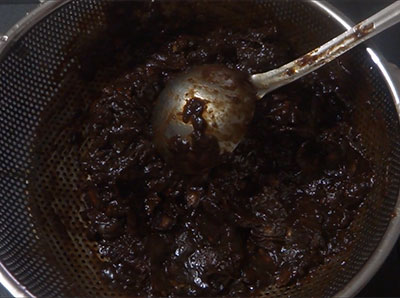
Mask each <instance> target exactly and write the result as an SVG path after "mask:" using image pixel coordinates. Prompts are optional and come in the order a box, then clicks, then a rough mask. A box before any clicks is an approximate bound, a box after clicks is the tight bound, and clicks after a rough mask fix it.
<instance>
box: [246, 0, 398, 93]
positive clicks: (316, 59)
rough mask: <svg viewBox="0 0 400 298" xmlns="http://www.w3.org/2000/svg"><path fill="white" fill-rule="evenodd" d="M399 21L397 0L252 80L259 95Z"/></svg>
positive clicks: (332, 58) (323, 63)
mask: <svg viewBox="0 0 400 298" xmlns="http://www.w3.org/2000/svg"><path fill="white" fill-rule="evenodd" d="M399 21H400V1H396V2H394V3H393V4H391V5H389V6H388V7H386V8H384V9H382V10H381V11H379V12H378V13H376V14H374V15H373V16H371V17H369V18H368V19H366V20H364V21H362V22H360V23H359V24H357V25H355V26H354V27H353V28H350V29H349V30H347V31H345V32H344V33H342V34H340V35H339V36H337V37H335V38H333V39H331V40H330V41H328V42H327V43H325V44H323V45H322V46H320V47H318V48H316V49H314V50H312V51H311V52H308V53H307V54H305V55H304V56H302V57H300V58H298V59H296V60H294V61H292V62H289V63H287V64H285V65H283V66H281V67H280V68H277V69H274V70H271V71H268V72H265V73H260V74H254V75H252V76H251V77H250V81H251V82H252V83H253V85H254V86H255V87H256V88H257V90H258V91H257V96H258V98H262V97H263V96H264V95H265V94H266V93H268V92H271V91H273V90H275V89H277V88H279V87H281V86H283V85H286V84H289V83H291V82H293V81H295V80H297V79H299V78H301V77H303V76H305V75H306V74H308V73H310V72H312V71H314V70H317V69H318V68H320V67H321V66H323V65H325V64H327V63H329V62H331V61H332V60H334V59H335V58H337V57H339V56H340V55H342V54H344V53H345V52H347V51H348V50H350V49H352V48H354V47H355V46H357V45H358V44H360V43H362V42H363V41H365V40H367V39H370V38H371V37H373V36H375V35H376V34H378V33H380V32H382V31H384V30H385V29H387V28H389V27H391V26H393V25H395V24H396V23H398V22H399Z"/></svg>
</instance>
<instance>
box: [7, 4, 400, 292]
mask: <svg viewBox="0 0 400 298" xmlns="http://www.w3.org/2000/svg"><path fill="white" fill-rule="evenodd" d="M214 4H215V3H214ZM214 4H213V3H210V6H209V7H210V9H213V5H214ZM109 5H110V2H108V1H95V0H81V1H68V0H67V1H54V2H53V1H51V2H49V3H46V4H43V5H42V6H41V7H40V8H38V9H37V10H35V11H34V12H33V13H31V14H30V15H29V16H27V17H26V18H25V19H24V20H23V21H21V22H20V23H19V24H18V25H16V26H15V27H14V28H13V29H12V30H11V32H10V34H9V36H8V41H6V40H5V38H4V40H3V41H2V42H0V101H1V104H0V167H1V168H0V169H1V179H0V202H1V204H0V261H1V264H0V265H1V267H0V279H1V281H2V283H3V284H4V285H5V286H6V287H7V288H8V289H9V290H10V291H11V293H12V294H14V295H32V296H52V297H58V296H89V297H96V296H117V295H120V294H121V293H119V292H118V291H117V290H115V289H112V288H111V287H109V285H108V284H106V283H104V282H103V281H102V279H101V276H100V271H101V266H102V262H103V261H104V260H102V259H101V257H100V256H99V255H98V254H97V250H98V247H97V245H96V243H94V242H89V241H88V240H87V237H86V228H85V221H84V220H83V219H82V218H81V215H80V214H81V213H80V212H81V211H82V210H83V205H82V202H81V200H80V198H79V194H78V188H79V180H80V179H81V173H80V170H79V169H80V167H79V161H78V156H79V155H80V153H81V152H83V151H85V148H86V146H87V144H86V143H85V142H84V143H83V145H82V146H81V147H77V146H75V145H74V144H71V142H70V141H69V140H70V139H71V138H70V134H72V133H73V129H69V127H71V125H72V124H73V123H74V121H75V120H76V113H77V111H78V110H79V108H80V106H81V105H82V104H83V102H84V101H83V98H85V96H89V95H88V93H87V92H88V90H94V89H96V88H97V89H100V88H101V86H102V85H103V84H104V83H107V82H106V81H105V78H106V77H108V76H106V75H105V73H106V71H107V72H110V71H113V70H112V69H107V70H104V71H103V72H102V71H101V70H100V71H99V72H98V74H97V75H96V76H95V77H94V78H93V80H92V81H91V82H90V83H87V82H86V81H85V82H84V83H83V81H82V80H81V79H80V77H79V76H78V75H77V74H76V72H74V71H73V70H74V69H76V67H77V63H78V62H77V59H76V58H75V55H76V53H79V52H80V51H82V50H83V48H85V47H87V45H88V44H90V43H93V42H96V41H98V40H101V39H102V38H103V37H104V36H103V34H104V32H105V29H106V28H107V26H108V25H109V24H107V19H106V17H105V15H106V14H105V12H106V11H107V9H108V7H109ZM242 6H243V8H242V9H248V10H249V11H254V12H255V17H257V16H263V17H268V16H271V17H274V18H276V19H279V20H280V21H283V23H287V24H293V26H291V27H290V26H288V28H289V27H290V30H288V31H287V32H283V33H284V34H290V35H292V36H298V40H299V43H298V48H297V49H296V50H297V51H298V52H299V54H300V53H304V52H305V51H306V50H309V49H311V48H313V47H315V46H317V45H319V44H321V43H322V42H324V41H326V40H328V39H329V38H331V37H333V36H334V35H336V34H338V33H340V32H341V31H343V26H345V24H346V22H345V21H344V20H343V17H340V16H339V15H340V14H338V12H337V11H335V10H334V9H333V8H332V7H330V6H329V5H328V4H326V3H324V2H320V1H314V2H308V1H286V0H279V1H256V2H251V3H250V2H246V4H242ZM256 12H257V13H256ZM271 14H272V15H271ZM127 25H128V24H127ZM304 31H306V32H307V34H304V33H303V32H304ZM347 56H348V59H350V60H352V61H353V62H354V63H353V64H355V65H359V67H360V69H359V70H358V71H357V74H358V75H357V76H356V77H355V78H354V90H353V92H354V94H353V95H354V97H356V98H359V105H358V109H357V111H356V114H355V119H356V121H355V124H354V125H355V128H356V130H357V131H359V132H361V133H362V135H363V136H364V139H363V143H364V145H365V152H366V154H367V155H368V156H369V157H370V158H371V159H372V161H373V168H374V170H375V172H376V177H377V181H376V183H375V188H374V189H373V191H372V192H371V194H370V196H369V197H368V198H367V200H366V204H365V205H364V207H363V208H362V209H361V210H360V212H359V214H358V216H357V217H356V219H355V221H354V223H353V225H352V229H353V231H354V235H355V241H354V245H353V246H352V247H351V248H350V249H349V250H348V251H346V252H343V253H342V254H339V255H337V256H336V257H335V258H333V259H332V260H331V262H330V263H328V264H327V265H324V266H321V267H320V268H318V269H317V270H316V271H315V272H313V273H312V274H311V275H309V276H307V277H306V278H305V279H304V280H303V282H302V285H301V286H295V285H293V286H288V287H283V288H273V287H271V288H268V289H266V291H265V294H266V295H270V296H273V297H282V296H295V297H301V296H307V297H310V296H317V297H320V296H333V295H338V296H351V295H354V294H355V293H357V291H359V290H360V288H361V287H362V286H363V285H365V284H366V282H367V281H368V280H369V278H370V277H371V276H372V275H373V274H374V272H375V271H376V270H377V268H378V267H379V266H380V264H381V263H382V262H383V260H384V258H385V257H386V255H387V254H388V253H389V251H390V250H391V248H392V246H393V244H394V242H395V241H396V239H397V236H398V232H399V229H400V223H399V215H398V211H400V209H399V205H400V203H399V202H398V195H399V189H400V180H399V179H400V127H399V116H398V110H397V109H396V105H397V101H398V95H397V89H396V86H395V84H394V82H393V81H392V80H391V77H390V75H389V73H388V72H387V71H386V69H385V68H384V66H383V65H382V61H381V60H380V59H379V58H378V56H376V55H375V53H374V52H373V51H372V50H370V49H368V50H367V51H366V50H365V47H359V48H357V49H355V50H353V51H351V53H349V54H348V55H347ZM328 67H333V68H334V67H335V64H334V63H333V64H331V65H329V66H328ZM66 99H67V100H66Z"/></svg>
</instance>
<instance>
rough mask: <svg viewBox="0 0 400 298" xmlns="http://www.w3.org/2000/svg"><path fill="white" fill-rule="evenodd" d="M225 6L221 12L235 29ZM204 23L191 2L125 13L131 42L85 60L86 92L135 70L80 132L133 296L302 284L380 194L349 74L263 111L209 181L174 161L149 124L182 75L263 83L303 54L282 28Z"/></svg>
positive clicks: (329, 77)
mask: <svg viewBox="0 0 400 298" xmlns="http://www.w3.org/2000/svg"><path fill="white" fill-rule="evenodd" d="M218 5H219V4H216V5H215V7H214V10H213V11H214V12H216V13H217V12H218V11H219V10H218V9H220V11H221V15H224V16H225V17H224V18H229V16H230V15H229V11H228V10H226V8H225V7H224V6H218ZM232 5H237V4H232ZM203 10H204V7H203V8H202V6H201V5H200V4H197V3H196V2H190V1H188V2H179V4H176V3H175V4H170V5H169V6H168V5H167V4H160V3H158V2H155V3H151V4H150V3H143V2H133V3H132V2H129V3H128V4H127V3H125V4H124V5H122V4H121V5H119V6H117V8H114V10H111V11H110V16H109V17H110V19H111V20H112V21H114V23H112V22H110V23H112V24H118V21H119V20H121V19H125V20H126V19H128V20H130V21H131V25H130V26H129V30H126V28H125V29H124V30H125V31H124V30H123V28H122V27H121V28H119V30H121V31H117V32H119V34H114V35H113V36H111V37H110V36H109V37H108V39H109V40H108V42H107V43H106V44H101V43H99V44H98V45H97V46H98V47H97V48H96V49H95V50H93V51H92V52H90V53H89V54H88V55H87V56H85V57H84V59H82V61H81V62H82V70H84V72H83V75H84V76H86V78H87V79H90V78H91V77H92V76H94V75H95V71H92V70H91V69H90V70H89V71H88V70H87V69H88V68H87V67H86V68H85V63H89V62H87V61H92V62H93V61H95V62H96V63H105V64H107V63H109V64H110V63H111V64H112V63H114V64H115V65H118V63H120V64H121V65H122V64H123V65H125V66H129V69H130V71H129V72H125V70H122V68H121V76H120V78H118V79H117V80H115V81H112V82H110V84H109V86H107V87H106V88H104V89H103V91H102V95H101V96H100V97H98V98H97V99H95V100H94V101H93V102H92V103H91V105H90V108H89V109H88V111H87V113H86V114H85V115H87V116H85V117H84V119H82V132H81V133H82V135H83V137H84V138H83V139H88V140H90V144H91V145H90V146H89V150H88V152H87V154H85V155H83V156H82V157H81V163H82V170H83V172H84V173H85V178H86V179H85V180H84V181H83V187H82V195H83V197H84V199H85V201H86V202H87V210H86V211H85V213H86V215H87V219H88V222H89V223H90V226H89V233H88V234H89V237H90V239H92V240H95V241H97V242H98V245H99V254H100V255H101V256H102V257H103V259H104V260H106V261H105V262H104V270H103V271H102V274H103V276H104V278H105V279H106V280H108V281H109V282H110V283H111V284H113V285H114V286H115V287H117V288H118V289H123V290H124V291H127V293H128V294H130V295H133V296H138V295H155V296H168V295H170V296H217V295H233V296H238V295H256V294H258V293H259V292H260V291H261V290H262V289H264V288H265V287H268V286H269V285H273V284H275V285H277V286H286V285H288V284H291V283H295V282H300V281H301V279H302V278H303V277H304V276H306V275H307V274H309V273H310V272H312V271H314V270H315V269H316V268H317V267H318V266H320V265H321V264H324V263H327V262H329V260H330V259H332V258H334V256H335V255H338V254H340V252H342V251H344V250H346V247H348V246H349V245H350V243H351V241H352V233H351V231H350V229H349V226H350V224H351V222H352V220H353V218H354V216H355V215H356V213H357V211H358V210H359V208H360V205H361V204H362V203H363V201H364V200H365V198H366V196H367V194H368V193H369V192H370V190H371V188H372V186H373V173H372V170H371V168H370V165H369V162H368V160H366V159H365V158H364V157H363V155H362V154H361V151H360V150H359V148H360V147H359V144H360V135H359V134H358V133H357V132H356V131H355V129H354V128H353V127H352V124H351V123H352V111H353V108H354V102H355V101H354V98H352V97H351V96H349V94H351V92H348V91H349V90H350V89H351V88H352V86H349V84H348V83H347V81H349V80H350V79H349V78H350V77H351V76H352V74H351V73H349V72H346V71H344V70H343V69H341V68H337V70H336V71H331V70H329V68H325V69H321V70H320V71H318V72H315V73H312V74H310V75H309V76H307V77H306V78H304V79H302V80H300V81H299V82H297V83H293V84H291V85H289V86H287V87H285V88H281V89H279V90H277V91H275V92H273V93H271V94H268V95H267V96H266V97H265V98H264V99H263V100H260V101H258V102H257V106H256V112H255V116H254V120H253V122H252V123H251V125H250V127H249V130H248V133H247V135H246V137H245V139H244V140H243V141H242V142H241V144H240V145H239V146H238V147H237V149H236V150H235V151H234V152H233V153H232V154H226V155H224V156H223V158H222V160H221V161H220V163H219V164H218V165H217V166H215V167H214V168H213V169H211V170H210V171H208V172H207V173H205V174H201V175H192V176H185V175H182V174H180V173H179V172H176V171H175V170H174V167H173V165H171V164H167V163H165V162H164V160H163V159H162V158H161V157H160V155H159V154H158V153H157V151H156V150H155V148H154V145H153V143H152V128H151V125H150V118H151V114H152V108H153V104H154V101H155V99H156V98H157V95H158V94H159V92H160V91H161V90H162V89H163V87H164V86H165V84H166V82H167V81H168V80H170V79H171V78H172V77H174V75H175V74H177V73H179V72H181V71H183V70H185V69H187V68H189V67H190V66H192V65H199V64H206V63H208V64H210V63H219V64H225V65H226V66H228V67H230V68H232V69H237V70H239V71H242V72H244V73H247V74H251V73H256V72H262V71H266V70H269V69H272V68H275V67H277V66H280V65H282V64H283V63H285V62H288V61H290V60H292V59H293V58H295V55H296V51H295V48H294V46H293V45H292V43H291V40H287V39H283V38H282V35H281V30H283V29H282V28H281V27H280V25H279V23H277V22H275V21H273V19H269V18H267V19H265V18H257V22H256V21H250V20H251V14H249V15H248V14H246V13H239V11H241V10H237V9H236V10H235V9H233V12H232V16H233V15H237V14H239V15H241V17H240V18H236V19H235V18H233V17H232V20H233V21H231V23H229V22H226V21H225V19H223V18H222V17H221V18H219V17H218V15H217V16H216V15H211V16H208V15H207V14H204V13H202V11H203ZM246 20H248V21H246ZM224 24H226V25H224ZM110 49H111V50H113V51H115V52H117V53H119V54H120V55H114V56H112V55H110V51H111V50H110ZM123 55H124V56H125V57H128V58H127V60H126V61H124V62H123V63H121V61H119V60H118V59H120V58H119V57H122V56H123ZM111 56H112V57H114V58H110V57H111ZM104 57H107V59H105V58H104ZM105 60H107V61H105ZM341 63H345V62H343V61H342V62H341ZM340 65H342V64H340ZM347 68H348V69H351V66H347ZM85 71H86V72H85ZM193 105H195V103H193ZM196 108H199V107H194V109H196ZM188 117H189V116H188ZM189 118H190V117H189ZM188 121H193V118H191V119H188ZM199 125H201V123H199ZM87 126H88V127H89V129H88V130H83V127H87Z"/></svg>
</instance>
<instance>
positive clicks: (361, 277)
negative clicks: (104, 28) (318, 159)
mask: <svg viewBox="0 0 400 298" xmlns="http://www.w3.org/2000/svg"><path fill="white" fill-rule="evenodd" d="M72 1H73V0H60V1H47V2H44V3H42V4H40V5H39V6H38V7H36V8H35V9H34V10H32V11H31V12H30V13H29V14H28V15H26V16H25V17H24V18H22V19H21V20H20V21H19V22H17V23H16V24H15V25H14V26H13V27H11V29H10V30H8V32H7V33H6V35H5V36H6V37H7V39H5V40H3V41H0V61H1V60H2V59H3V58H4V57H5V56H6V55H7V52H8V50H9V49H11V48H12V46H13V44H14V43H15V42H17V41H18V40H19V39H20V38H21V37H23V36H24V35H25V34H26V33H27V32H28V31H29V30H30V29H31V28H32V27H33V26H34V25H36V24H37V23H39V22H40V21H41V20H43V19H44V18H45V17H47V16H48V15H50V14H51V13H52V12H54V11H55V10H57V9H59V8H60V7H62V6H64V5H66V4H67V3H69V2H72ZM310 3H311V4H312V5H314V6H315V7H316V8H318V9H320V10H322V11H324V12H325V13H327V15H328V16H330V17H332V18H333V19H334V20H335V21H337V22H338V23H340V24H341V25H342V26H343V27H344V28H346V29H348V28H349V27H351V26H352V24H353V22H352V21H351V20H350V19H349V18H348V17H346V16H345V15H344V14H343V13H342V12H341V11H340V10H339V9H337V8H336V7H334V6H333V5H332V4H330V3H328V2H327V1H321V0H312V1H311V2H310ZM367 51H368V53H369V55H370V56H371V58H372V60H373V62H374V63H375V64H376V66H377V67H378V69H379V70H380V72H381V74H382V76H383V77H384V80H385V83H386V85H387V87H388V89H389V91H390V93H391V95H392V99H393V101H394V104H395V106H396V110H397V114H398V116H399V118H400V99H399V98H400V96H399V92H398V91H397V90H400V80H399V79H397V80H396V79H395V78H394V75H393V74H392V73H391V72H390V71H389V70H388V69H389V65H388V63H387V61H386V60H385V59H384V58H383V56H382V55H381V54H380V53H379V51H377V50H376V49H374V50H372V49H371V48H370V47H368V48H367ZM399 235H400V194H399V195H398V199H397V202H396V206H395V209H394V212H393V217H392V218H391V220H390V222H389V225H388V227H387V229H386V232H385V234H384V235H383V236H382V239H381V240H380V242H379V244H378V246H377V248H376V249H375V250H374V252H373V253H372V255H371V256H370V257H369V258H368V260H367V261H366V263H365V264H364V265H363V266H362V267H361V269H360V270H359V272H358V273H357V274H356V275H355V276H354V277H353V278H352V279H351V280H350V281H349V282H348V283H347V284H346V285H345V286H344V288H343V289H341V290H340V291H339V292H338V293H337V294H336V295H335V297H352V296H355V295H356V294H357V293H358V292H359V291H360V290H361V289H362V288H363V287H364V286H365V285H366V284H367V283H368V281H369V280H370V279H371V278H372V277H373V276H374V274H375V273H376V272H377V271H378V269H379V268H380V267H381V265H382V264H383V262H384V261H385V259H386V258H387V256H388V255H389V253H390V252H391V250H392V248H393V246H394V245H395V243H396V241H397V239H398V237H399ZM0 284H2V285H3V286H4V287H5V288H6V289H7V290H8V291H9V292H10V293H11V294H12V295H13V296H14V297H26V296H28V297H35V296H34V295H33V294H32V293H30V292H29V290H28V289H26V288H25V287H24V286H23V285H22V284H21V283H20V282H19V281H18V280H17V279H16V278H15V277H14V276H13V275H12V274H11V273H10V272H9V271H8V270H7V268H6V266H5V265H4V264H3V263H2V262H0Z"/></svg>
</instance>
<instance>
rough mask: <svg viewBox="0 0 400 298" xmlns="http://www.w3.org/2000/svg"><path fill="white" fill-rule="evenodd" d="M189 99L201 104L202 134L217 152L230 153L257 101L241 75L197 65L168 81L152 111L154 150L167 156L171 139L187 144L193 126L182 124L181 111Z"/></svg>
mask: <svg viewBox="0 0 400 298" xmlns="http://www.w3.org/2000/svg"><path fill="white" fill-rule="evenodd" d="M193 98H195V99H196V100H200V101H201V102H202V103H203V104H204V111H203V113H202V117H203V119H204V120H205V121H206V123H207V127H206V128H205V134H207V135H208V136H213V137H215V138H216V139H217V140H218V144H219V148H220V151H221V153H223V152H232V151H233V150H234V149H235V148H236V146H237V145H238V144H239V142H240V141H241V140H242V139H243V137H244V135H245V133H246V131H247V126H248V125H249V123H250V121H251V119H252V118H253V114H254V106H255V101H256V99H257V98H256V96H255V92H254V90H253V87H252V86H251V85H250V84H249V83H248V82H247V78H246V77H245V76H242V75H241V74H240V73H237V72H236V71H232V70H230V69H229V68H227V67H225V66H222V65H202V66H197V67H194V68H192V69H190V70H189V71H188V72H185V73H182V74H181V75H179V76H178V77H176V78H174V79H173V80H172V81H170V82H168V84H167V86H166V87H165V89H164V90H163V91H162V92H161V94H160V95H159V97H158V99H157V102H156V105H155V108H154V112H153V118H152V124H153V128H154V135H155V140H156V142H155V143H156V144H157V147H158V148H159V149H161V150H160V151H161V152H163V153H164V155H165V156H167V157H168V155H170V154H171V152H170V150H169V148H168V145H169V144H170V141H169V140H170V139H171V138H173V137H177V136H180V137H181V138H184V139H186V141H187V142H189V143H191V141H192V139H191V133H192V132H193V125H192V123H191V122H190V121H184V119H183V118H184V113H183V111H184V109H185V106H186V104H187V103H188V102H189V101H190V100H191V99H193ZM190 167H191V165H187V166H186V167H185V168H190Z"/></svg>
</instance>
